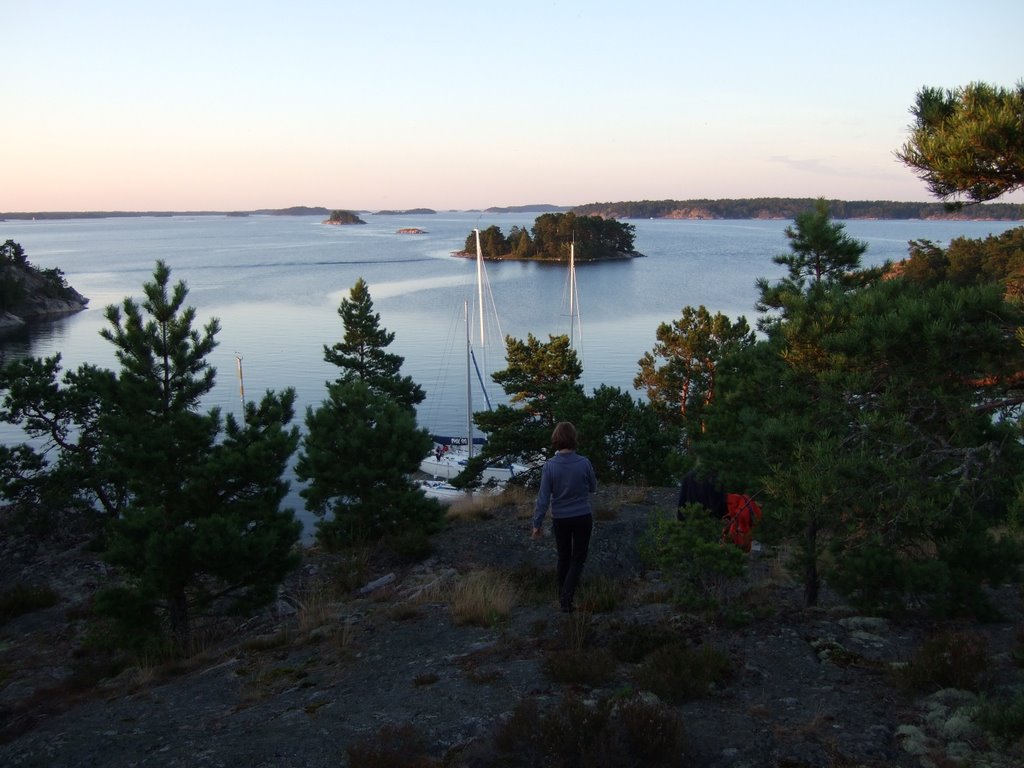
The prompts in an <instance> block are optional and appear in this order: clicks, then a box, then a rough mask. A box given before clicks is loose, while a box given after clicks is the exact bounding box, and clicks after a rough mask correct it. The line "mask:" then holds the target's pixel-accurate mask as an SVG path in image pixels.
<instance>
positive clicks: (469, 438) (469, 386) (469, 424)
mask: <svg viewBox="0 0 1024 768" xmlns="http://www.w3.org/2000/svg"><path fill="white" fill-rule="evenodd" d="M477 237H478V238H479V234H478V235H477ZM479 242H480V241H479V239H478V240H477V243H478V244H479ZM464 309H465V315H466V451H467V452H468V454H469V458H471V459H472V458H473V372H472V351H471V347H470V343H469V302H468V301H467V302H465V304H464Z"/></svg>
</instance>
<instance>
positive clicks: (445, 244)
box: [0, 213, 1015, 517]
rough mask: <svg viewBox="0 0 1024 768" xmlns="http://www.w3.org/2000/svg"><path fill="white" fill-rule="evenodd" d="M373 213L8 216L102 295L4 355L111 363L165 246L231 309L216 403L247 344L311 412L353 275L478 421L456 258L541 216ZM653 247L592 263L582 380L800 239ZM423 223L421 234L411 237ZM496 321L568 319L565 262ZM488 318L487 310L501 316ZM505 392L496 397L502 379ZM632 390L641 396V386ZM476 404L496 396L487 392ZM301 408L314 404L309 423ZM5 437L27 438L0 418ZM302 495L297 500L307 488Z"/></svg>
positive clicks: (623, 360) (917, 224) (737, 306)
mask: <svg viewBox="0 0 1024 768" xmlns="http://www.w3.org/2000/svg"><path fill="white" fill-rule="evenodd" d="M363 218H364V219H365V220H367V224H366V225H365V226H346V227H331V226H325V225H322V224H321V223H320V220H321V217H274V216H250V217H245V218H234V217H205V216H200V217H188V216H181V217H172V218H123V219H99V220H85V219H83V220H67V221H27V222H17V221H6V222H0V242H2V241H4V240H7V239H8V238H10V239H13V240H15V241H16V242H19V243H21V245H22V246H24V247H25V250H26V252H27V254H28V258H29V260H30V261H31V262H32V263H33V264H35V265H37V266H39V267H44V268H47V267H58V268H60V269H62V270H63V271H64V273H65V275H66V276H67V279H68V282H69V283H70V284H71V285H72V286H74V287H75V288H76V289H77V290H79V291H80V292H81V293H82V294H84V295H85V296H87V297H89V299H90V308H89V309H88V310H86V311H85V312H82V313H80V314H77V315H75V316H72V317H69V318H66V319H63V320H60V321H57V322H54V323H48V324H44V325H41V326H36V327H34V328H33V329H32V330H31V331H30V332H23V333H18V334H17V335H14V336H8V337H6V338H3V339H0V351H3V352H4V354H5V355H7V356H8V357H10V356H16V355H23V354H32V355H36V356H44V355H48V354H52V353H54V352H57V351H59V352H61V353H62V355H63V358H64V361H65V365H66V367H69V368H73V367H76V366H77V365H79V364H80V363H82V362H91V363H96V364H99V365H105V366H109V367H114V362H113V354H112V350H111V346H110V345H109V344H108V343H107V342H105V341H103V340H102V339H100V338H99V334H98V332H99V330H100V329H101V328H102V327H104V325H105V321H104V319H103V309H104V307H106V306H107V305H108V304H111V303H117V302H119V301H120V300H121V299H122V298H123V297H125V296H129V295H131V296H139V295H140V294H141V286H142V283H143V282H144V281H146V280H149V279H150V278H151V277H152V272H153V266H154V264H155V262H156V260H157V259H163V260H164V261H165V262H167V264H168V265H169V266H170V267H171V270H172V280H174V281H177V280H179V279H180V280H184V281H185V282H186V283H187V284H188V286H189V303H190V304H192V305H193V306H195V307H196V308H197V310H198V317H199V318H200V320H201V321H202V322H205V321H206V320H207V319H209V318H210V317H217V318H219V319H220V321H221V326H222V331H221V333H220V335H219V336H218V338H219V340H220V346H219V347H218V348H217V350H216V351H215V352H214V354H213V355H212V357H211V362H212V363H213V364H214V365H215V366H216V368H217V369H218V373H219V376H218V384H217V389H216V391H215V392H214V394H213V395H212V397H211V402H210V404H211V405H220V406H221V407H222V408H223V409H224V410H232V409H234V410H235V412H237V410H238V408H239V400H240V395H239V382H238V378H237V375H236V369H237V362H236V356H240V357H241V358H242V367H243V372H244V381H245V391H246V396H247V398H248V399H253V398H255V397H258V396H259V395H260V394H261V393H262V392H263V391H264V390H266V389H275V390H280V389H282V388H284V387H286V386H292V387H295V389H296V391H297V394H298V405H299V413H300V415H301V414H302V413H303V412H304V410H305V407H306V406H307V405H315V404H317V403H319V402H320V400H321V399H322V398H323V395H324V383H325V382H326V381H327V380H330V379H333V378H335V376H336V373H337V371H336V369H335V368H334V367H333V366H330V365H328V364H327V363H324V362H323V346H324V344H328V345H329V344H333V343H335V342H336V341H338V340H339V339H340V338H341V335H342V325H341V320H340V318H339V317H338V315H337V307H338V304H339V302H340V300H341V298H342V297H343V296H347V295H348V290H349V289H350V288H351V287H352V285H353V283H355V281H356V280H357V279H358V278H360V277H362V278H363V279H365V280H366V282H367V283H368V284H369V286H370V293H371V296H372V298H373V301H374V307H375V309H376V311H377V312H379V313H380V316H381V324H382V325H383V326H384V327H385V328H387V329H388V330H390V331H394V332H395V334H396V338H395V342H394V344H393V345H392V347H391V349H392V350H393V351H395V352H397V353H398V354H401V355H403V356H404V357H405V366H404V368H403V372H404V373H405V374H408V375H411V376H412V377H413V378H414V379H415V380H416V381H418V382H419V383H420V384H421V385H422V386H423V387H424V389H426V391H427V400H426V401H425V402H424V403H423V404H422V406H421V407H420V412H419V417H420V423H421V424H422V425H423V426H426V427H428V428H429V429H430V430H431V431H434V432H456V433H457V432H460V431H462V430H464V424H465V419H466V417H465V410H466V405H465V377H466V373H465V351H464V350H465V327H464V323H463V314H464V309H463V307H464V303H465V302H466V301H467V300H472V299H473V293H474V292H475V288H474V286H475V265H474V263H473V262H472V261H471V260H467V259H461V258H453V257H452V256H451V252H452V251H456V250H460V249H461V248H462V245H463V243H464V241H465V238H466V236H467V235H468V234H469V233H470V232H471V231H472V229H473V228H474V227H479V228H480V229H484V228H486V227H488V226H490V225H492V224H496V225H497V226H499V227H501V228H502V230H503V231H504V232H505V233H508V231H509V229H510V228H511V227H512V226H513V225H519V226H520V227H529V226H531V225H532V223H533V220H534V218H535V216H534V214H523V215H511V214H503V215H491V214H476V213H445V214H436V215H426V216H373V215H364V216H363ZM631 223H632V224H634V225H635V227H636V247H637V250H639V251H640V252H641V253H644V254H646V257H645V258H640V259H633V260H630V261H623V262H612V263H603V264H581V265H579V266H578V268H577V284H578V292H579V297H580V305H581V312H580V316H581V321H582V322H581V328H582V337H581V343H580V344H579V348H580V350H581V354H582V358H583V361H584V369H585V373H584V384H585V386H586V388H587V390H588V391H589V390H591V389H593V388H594V387H597V386H598V385H600V384H608V385H611V386H618V387H621V388H623V389H626V390H630V391H632V380H633V376H634V375H635V374H636V371H637V361H638V360H639V358H640V357H641V355H642V354H643V353H644V352H645V351H647V350H649V349H650V348H651V347H652V346H653V344H654V341H655V338H654V335H655V330H656V328H657V326H658V323H660V322H664V321H671V320H673V319H675V318H677V317H678V316H679V314H680V310H681V309H682V308H683V307H684V306H686V305H693V306H697V305H701V304H703V305H704V306H706V307H707V308H708V309H709V310H710V311H711V312H723V313H725V314H727V315H730V316H733V317H736V316H739V315H745V316H746V317H747V319H748V321H750V322H751V324H752V325H753V321H754V319H755V313H754V309H753V306H754V301H755V298H756V291H755V287H754V281H755V279H756V278H758V277H767V278H775V277H777V276H778V275H779V274H781V272H780V270H779V268H778V267H776V266H775V265H774V264H772V263H771V257H772V256H773V255H775V254H778V253H784V252H786V251H787V250H788V242H787V240H786V238H785V235H784V234H783V230H784V229H785V228H786V226H787V225H788V224H789V223H790V222H787V221H666V220H649V221H648V220H638V221H632V222H631ZM844 223H845V226H846V230H847V232H848V233H849V234H850V235H851V236H853V237H856V238H859V239H862V240H865V241H866V242H867V243H868V251H867V253H866V255H865V258H864V263H865V265H866V266H867V265H871V264H878V263H881V262H883V261H885V260H886V259H899V258H903V257H904V256H906V253H907V243H908V241H910V240H913V239H920V238H928V239H931V240H934V241H936V242H938V243H940V244H945V243H948V242H949V240H950V239H952V238H954V237H959V236H967V237H984V236H986V235H988V234H998V233H1000V232H1002V231H1004V230H1006V229H1009V228H1011V227H1013V226H1015V224H1014V223H1010V222H930V221H927V222H926V221H848V222H844ZM402 227H419V228H421V229H425V230H427V234H425V235H399V234H396V230H397V229H399V228H402ZM486 271H487V277H488V281H489V283H490V287H491V294H492V295H493V304H494V308H495V314H496V317H497V322H498V324H500V330H499V329H498V328H497V327H496V324H495V322H494V321H493V319H489V320H488V328H489V334H490V340H491V346H490V347H489V348H485V350H484V352H483V361H482V362H483V364H484V366H485V368H486V370H487V371H490V372H493V371H494V370H498V369H500V368H502V367H504V360H503V357H502V346H501V344H500V342H499V339H500V338H501V336H500V334H501V333H503V334H510V335H512V336H515V337H516V338H520V339H525V338H526V335H527V334H528V333H532V334H534V335H535V336H537V337H539V338H541V339H542V340H546V339H547V336H548V334H558V333H568V332H569V315H568V308H567V303H566V301H565V295H566V291H567V280H566V277H567V270H566V269H565V268H564V267H563V266H557V265H542V264H524V263H517V262H504V263H499V262H492V263H488V264H487V266H486ZM488 317H489V318H490V317H491V315H490V313H488ZM490 388H491V392H490V394H491V396H492V398H496V397H500V394H501V393H500V392H497V391H495V387H494V385H493V384H490ZM634 394H635V395H636V396H640V393H638V392H634ZM474 397H475V398H477V400H476V401H475V402H474V408H475V409H476V410H480V409H482V408H483V403H482V401H480V400H479V395H478V394H477V395H474ZM299 421H300V422H301V418H300V419H299ZM0 439H4V440H6V441H15V440H19V439H20V437H19V436H17V435H15V434H14V433H12V432H11V430H10V429H9V428H6V427H5V426H4V425H0ZM289 503H290V504H291V505H292V506H293V507H294V508H295V509H296V511H299V512H300V517H302V516H304V513H301V508H302V502H301V499H300V498H298V497H297V495H295V494H294V493H293V498H292V499H290V500H289Z"/></svg>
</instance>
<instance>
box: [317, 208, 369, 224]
mask: <svg viewBox="0 0 1024 768" xmlns="http://www.w3.org/2000/svg"><path fill="white" fill-rule="evenodd" d="M323 223H324V224H337V225H341V224H365V223H366V222H365V221H363V220H362V219H360V218H359V217H358V216H356V215H355V214H354V213H352V211H331V215H330V217H328V218H326V219H324V221H323Z"/></svg>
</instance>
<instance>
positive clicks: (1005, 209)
mask: <svg viewBox="0 0 1024 768" xmlns="http://www.w3.org/2000/svg"><path fill="white" fill-rule="evenodd" d="M827 202H828V207H829V211H830V215H831V216H832V217H833V218H836V219H895V220H901V219H960V220H986V221H987V220H992V221H1019V220H1021V219H1024V205H1019V204H1015V203H987V204H984V205H970V206H966V207H962V208H959V209H955V210H954V209H951V208H950V206H948V205H946V204H945V203H935V202H931V203H907V202H898V201H893V200H828V201H827ZM816 204H817V201H816V200H814V199H811V198H806V197H757V198H739V199H724V200H705V199H701V200H632V201H622V202H617V203H587V204H586V205H577V206H574V207H573V209H572V210H573V212H574V213H576V214H577V215H579V216H602V217H604V218H609V219H611V218H614V219H690V220H700V219H783V220H785V219H795V218H796V217H797V216H799V215H800V214H801V213H803V212H804V211H807V210H809V209H810V208H813V207H814V206H815V205H816Z"/></svg>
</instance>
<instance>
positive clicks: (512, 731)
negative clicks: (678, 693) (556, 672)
mask: <svg viewBox="0 0 1024 768" xmlns="http://www.w3.org/2000/svg"><path fill="white" fill-rule="evenodd" d="M492 742H493V749H494V751H495V752H496V754H486V753H482V751H481V750H478V754H477V755H476V756H475V757H476V761H475V762H471V763H469V764H473V765H500V766H507V767H508V768H518V766H531V767H532V766H544V767H545V768H563V767H564V768H570V767H573V768H575V767H576V766H617V767H618V766H622V767H632V766H635V767H636V768H640V766H644V768H661V767H662V766H666V767H667V766H676V765H680V764H681V762H680V760H681V757H682V754H683V750H684V747H685V734H684V729H683V723H682V720H681V719H680V716H679V714H678V713H677V712H675V710H674V709H672V708H671V707H668V706H666V705H664V704H661V703H660V702H656V701H650V700H648V699H647V698H645V697H643V696H642V695H641V696H632V697H629V698H625V699H619V700H614V701H612V700H608V699H604V700H601V701H599V702H596V703H594V704H589V705H588V704H584V703H583V702H582V701H581V700H580V698H579V697H578V696H575V695H572V694H566V695H565V696H564V698H563V700H562V701H561V702H559V703H556V704H553V705H551V707H550V709H549V711H546V712H544V711H541V709H540V707H539V706H538V704H537V701H536V700H535V699H525V700H523V701H521V702H520V703H519V704H518V705H517V706H516V708H515V710H514V711H513V713H512V715H511V717H510V718H509V719H508V720H507V721H505V722H504V723H502V724H501V725H500V726H499V727H498V728H497V730H496V731H495V734H494V737H493V740H492Z"/></svg>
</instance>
